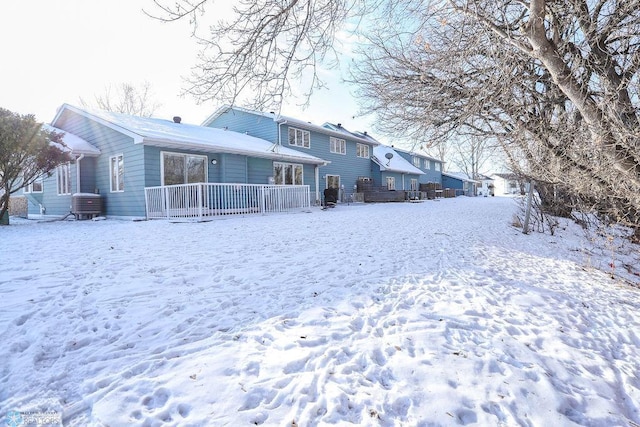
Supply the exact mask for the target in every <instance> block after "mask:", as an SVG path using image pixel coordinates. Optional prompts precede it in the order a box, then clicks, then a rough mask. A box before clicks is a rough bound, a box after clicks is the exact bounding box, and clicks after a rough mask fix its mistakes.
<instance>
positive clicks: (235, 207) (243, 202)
mask: <svg viewBox="0 0 640 427" xmlns="http://www.w3.org/2000/svg"><path fill="white" fill-rule="evenodd" d="M144 195H145V203H146V207H147V219H157V218H167V219H175V218H198V219H202V218H205V217H212V216H218V215H231V214H254V213H255V214H265V213H270V212H289V211H293V210H301V209H308V208H310V207H311V202H310V200H311V198H310V192H309V186H308V185H255V184H210V183H197V184H180V185H165V186H160V187H147V188H145V189H144Z"/></svg>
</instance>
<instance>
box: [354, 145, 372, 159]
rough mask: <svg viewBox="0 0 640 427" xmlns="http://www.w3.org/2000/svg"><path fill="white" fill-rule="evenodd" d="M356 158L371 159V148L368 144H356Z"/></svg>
mask: <svg viewBox="0 0 640 427" xmlns="http://www.w3.org/2000/svg"><path fill="white" fill-rule="evenodd" d="M356 156H358V157H364V158H365V159H368V158H369V146H368V145H367V144H356Z"/></svg>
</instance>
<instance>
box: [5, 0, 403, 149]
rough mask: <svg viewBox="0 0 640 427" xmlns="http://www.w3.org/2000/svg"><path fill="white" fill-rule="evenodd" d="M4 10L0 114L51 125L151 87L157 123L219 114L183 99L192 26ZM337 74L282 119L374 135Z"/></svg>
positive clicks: (78, 2) (112, 2)
mask: <svg viewBox="0 0 640 427" xmlns="http://www.w3.org/2000/svg"><path fill="white" fill-rule="evenodd" d="M225 1H229V0H225ZM2 6H3V8H2V12H1V13H0V40H1V41H2V49H1V50H0V52H1V53H0V54H1V58H0V107H2V108H6V109H8V110H11V111H14V112H18V113H21V114H27V113H30V114H35V115H36V118H37V119H38V120H40V121H42V122H50V121H51V120H52V119H53V117H54V116H55V113H56V110H57V108H58V107H59V106H60V105H62V104H63V103H69V104H71V105H76V106H80V98H82V99H84V100H85V101H92V100H93V99H94V98H95V96H96V95H104V93H105V90H106V88H107V87H109V86H111V87H117V86H118V85H119V84H121V83H123V82H127V83H132V84H134V85H140V84H142V83H143V82H145V81H147V82H149V83H150V85H151V88H152V90H153V93H154V97H153V98H154V99H155V100H156V101H157V102H159V103H161V104H162V107H161V108H159V109H158V110H157V111H156V113H155V116H157V117H165V118H171V117H173V116H175V115H179V116H181V117H182V118H183V121H184V122H186V123H193V124H200V123H201V122H202V121H203V120H204V119H205V118H207V117H208V116H209V115H210V114H211V113H212V112H213V111H215V109H216V108H217V107H218V106H219V105H218V104H213V103H211V104H203V105H196V101H195V99H193V98H192V97H191V96H185V97H181V96H180V93H181V91H182V88H183V87H184V83H183V77H184V76H188V75H189V72H190V68H191V67H192V66H193V65H195V63H196V54H197V51H198V46H197V44H196V42H195V40H194V39H192V38H191V37H190V27H189V23H188V22H187V21H179V22H174V23H162V22H160V21H157V20H153V19H151V18H149V17H148V16H146V15H145V14H144V13H143V12H142V10H143V9H145V10H149V11H152V10H154V9H153V8H154V5H153V2H152V1H151V0H16V1H9V2H4V3H3V5H2ZM216 12H217V10H216ZM213 13H214V10H213V8H211V7H210V10H209V14H210V15H209V16H211V17H214V16H213V15H212V14H213ZM215 18H217V17H215ZM333 74H334V75H335V79H333V80H334V81H333V82H331V83H330V89H328V90H326V89H325V90H322V91H319V92H317V94H316V95H314V97H313V98H312V102H311V105H310V107H309V108H307V109H306V110H302V109H301V108H300V107H296V105H297V104H300V103H301V102H302V100H301V99H290V100H289V102H288V103H287V104H286V105H285V106H284V107H283V110H282V113H283V114H285V115H290V116H294V117H296V118H299V119H303V120H307V121H311V122H313V123H316V124H322V123H323V122H325V121H329V122H333V123H342V124H343V125H344V126H345V127H347V128H348V129H350V130H360V131H364V130H369V131H370V130H371V129H370V127H371V123H372V119H371V118H360V119H352V116H354V115H355V114H357V112H358V107H357V101H356V100H355V99H353V97H351V96H350V94H349V90H350V89H349V88H348V87H346V86H343V85H340V84H339V80H340V76H338V74H339V73H338V72H334V73H333ZM389 143H392V141H389Z"/></svg>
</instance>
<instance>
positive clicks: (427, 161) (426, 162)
mask: <svg viewBox="0 0 640 427" xmlns="http://www.w3.org/2000/svg"><path fill="white" fill-rule="evenodd" d="M424 168H425V169H431V160H429V159H424Z"/></svg>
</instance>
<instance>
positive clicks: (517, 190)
mask: <svg viewBox="0 0 640 427" xmlns="http://www.w3.org/2000/svg"><path fill="white" fill-rule="evenodd" d="M490 177H491V179H493V185H494V192H495V195H496V196H504V195H514V194H525V193H526V192H527V191H528V190H529V183H525V182H523V181H522V180H520V179H518V176H517V175H516V174H514V173H494V174H492V175H491V176H490Z"/></svg>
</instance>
